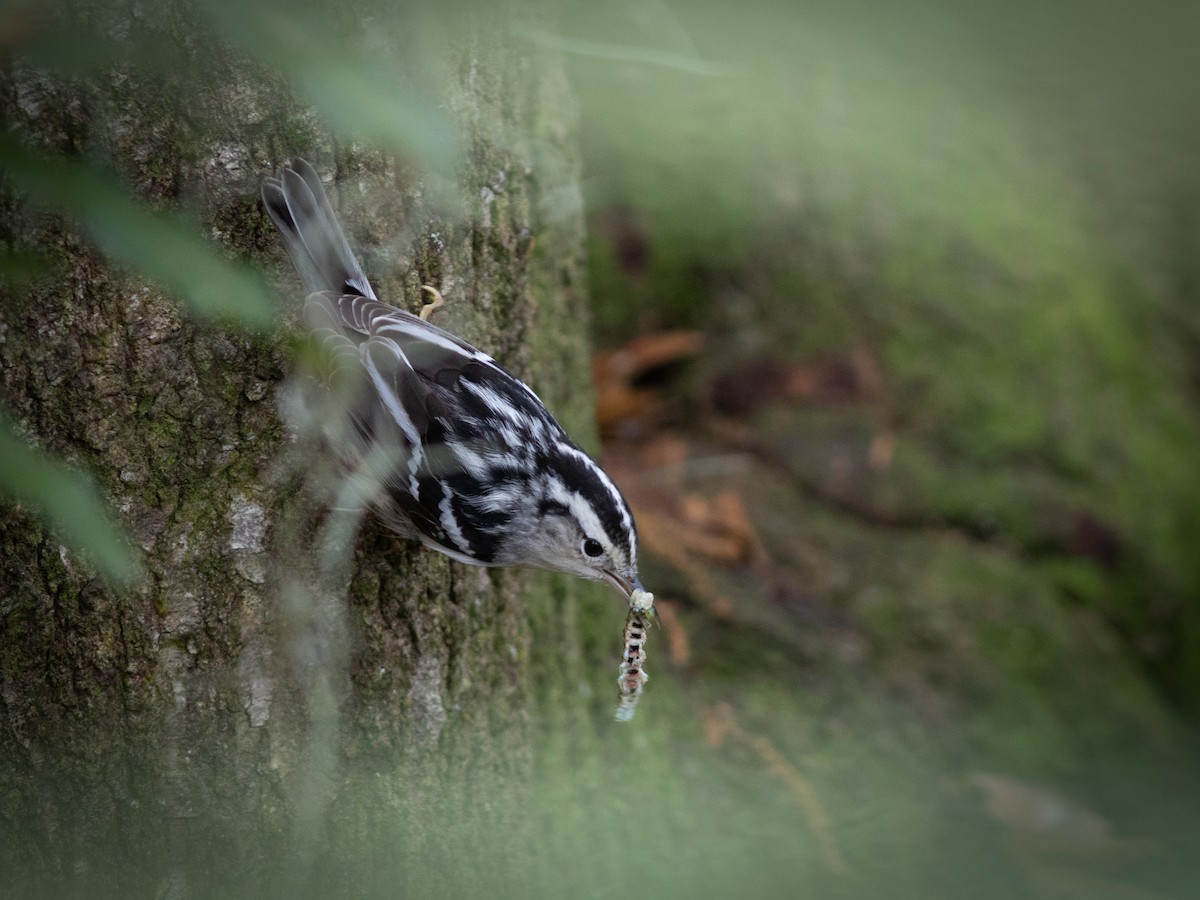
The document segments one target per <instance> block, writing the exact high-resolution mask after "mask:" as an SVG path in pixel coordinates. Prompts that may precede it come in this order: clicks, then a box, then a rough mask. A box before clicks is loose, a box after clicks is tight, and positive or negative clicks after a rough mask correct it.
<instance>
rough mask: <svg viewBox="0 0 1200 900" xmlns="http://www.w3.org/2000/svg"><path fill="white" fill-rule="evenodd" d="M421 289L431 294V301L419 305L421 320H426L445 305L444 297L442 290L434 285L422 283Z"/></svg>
mask: <svg viewBox="0 0 1200 900" xmlns="http://www.w3.org/2000/svg"><path fill="white" fill-rule="evenodd" d="M421 290H423V291H428V292H429V293H431V294H433V302H432V303H426V304H425V305H424V306H422V307H421V311H420V312H419V313H418V315H419V316H420V317H421V321H422V322H428V321H429V317H430V316H432V315H433V314H434V313H435V312H437V310H439V309H441V308H442V307H443V306H445V305H446V300H445V298H444V297H442V292H441V291H439V290H438V289H437V288H435V287H430V286H429V285H427V284H423V285H421Z"/></svg>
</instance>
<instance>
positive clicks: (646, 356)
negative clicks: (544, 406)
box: [592, 329, 704, 434]
mask: <svg viewBox="0 0 1200 900" xmlns="http://www.w3.org/2000/svg"><path fill="white" fill-rule="evenodd" d="M703 340H704V338H703V334H702V333H701V332H699V331H691V330H684V329H680V330H676V331H664V332H660V333H659V334H651V335H646V336H645V337H639V338H635V339H634V340H632V341H630V342H629V343H628V344H626V345H625V346H624V347H621V348H619V349H617V350H610V351H606V352H603V353H597V354H596V355H595V356H594V357H593V358H592V383H593V384H594V385H595V388H596V421H597V424H598V425H599V427H600V432H601V433H602V434H612V433H614V432H615V431H616V430H617V429H618V428H619V427H620V426H621V425H622V424H625V423H635V424H637V425H638V426H640V427H641V428H642V429H649V428H651V427H652V426H653V425H655V424H657V422H658V420H659V419H660V418H661V405H662V404H661V391H658V390H655V389H652V388H645V387H635V386H634V383H635V382H636V381H637V379H638V378H639V377H641V376H642V375H645V374H646V373H647V372H650V371H652V370H654V369H656V368H658V367H660V366H665V365H668V364H669V363H673V362H678V361H679V360H682V359H687V358H688V357H691V356H695V355H696V354H697V353H699V352H700V348H701V345H702V344H703Z"/></svg>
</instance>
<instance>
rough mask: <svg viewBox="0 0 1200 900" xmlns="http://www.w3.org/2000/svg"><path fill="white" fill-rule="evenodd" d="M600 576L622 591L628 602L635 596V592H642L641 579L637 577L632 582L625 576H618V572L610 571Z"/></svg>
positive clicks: (604, 571)
mask: <svg viewBox="0 0 1200 900" xmlns="http://www.w3.org/2000/svg"><path fill="white" fill-rule="evenodd" d="M600 574H601V575H602V576H603V577H604V580H605V581H607V582H608V583H609V584H611V585H612V586H613V587H615V588H616V589H617V590H618V591H620V592H621V596H622V597H624V598H625V599H626V600H628V599H630V598H631V597H632V596H633V592H634V591H640V590H642V582H641V579H639V578H637V577H636V576H635V577H634V579H633V580H632V581H630V580H629V579H628V578H626V577H624V576H623V575H618V574H617V573H616V572H610V571H609V570H608V569H604V570H603V571H602V572H601V573H600Z"/></svg>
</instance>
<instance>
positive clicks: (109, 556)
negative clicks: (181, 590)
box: [0, 415, 137, 585]
mask: <svg viewBox="0 0 1200 900" xmlns="http://www.w3.org/2000/svg"><path fill="white" fill-rule="evenodd" d="M0 492H2V493H4V494H8V495H9V496H11V497H12V498H14V499H15V500H17V501H18V502H20V503H27V504H29V506H30V507H32V508H33V510H34V511H35V512H36V513H37V514H38V515H39V516H41V518H42V519H44V520H45V521H46V522H47V523H48V524H49V525H51V526H52V527H53V528H54V529H55V530H56V531H57V532H58V534H59V535H60V536H61V537H62V539H63V541H64V542H65V543H66V544H67V545H68V546H69V547H70V548H71V549H72V550H75V551H77V552H83V553H85V554H86V556H87V558H88V559H89V560H90V561H91V562H93V563H94V564H95V565H96V567H97V568H99V570H100V572H101V574H102V575H104V577H105V578H106V579H108V581H109V582H110V583H113V584H115V585H126V584H129V583H130V582H131V581H132V580H133V578H134V576H135V575H136V573H137V561H136V559H135V557H134V555H133V552H132V551H131V550H130V547H129V544H128V543H126V542H125V541H124V540H123V538H122V534H121V528H120V526H119V525H118V524H117V523H116V522H115V521H114V520H113V518H112V516H111V515H110V514H109V512H108V510H107V509H106V508H105V504H104V501H103V500H102V499H101V498H100V495H99V493H98V492H97V490H96V486H95V485H94V484H93V483H92V480H91V479H90V478H88V477H87V476H86V475H82V474H80V473H79V472H76V471H74V470H72V469H70V468H68V467H67V466H65V465H64V464H62V463H61V462H58V461H56V460H54V459H52V458H51V457H49V456H48V455H46V454H44V453H41V452H39V451H37V450H34V449H32V448H31V447H29V446H28V445H26V443H25V442H24V441H23V440H21V438H20V437H19V436H18V435H17V434H16V433H15V432H14V431H13V428H12V425H11V423H10V422H9V421H8V419H7V417H5V416H3V415H0Z"/></svg>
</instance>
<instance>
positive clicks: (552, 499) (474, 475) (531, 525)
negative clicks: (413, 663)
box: [261, 159, 653, 612]
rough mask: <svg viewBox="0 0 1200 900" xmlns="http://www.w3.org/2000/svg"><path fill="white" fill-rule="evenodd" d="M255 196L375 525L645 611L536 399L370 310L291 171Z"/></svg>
mask: <svg viewBox="0 0 1200 900" xmlns="http://www.w3.org/2000/svg"><path fill="white" fill-rule="evenodd" d="M261 193H262V201H263V206H264V208H265V210H266V212H267V215H268V216H269V217H270V219H271V220H272V222H274V224H275V226H276V228H277V229H278V231H279V234H280V235H281V237H282V240H283V244H284V247H285V248H286V250H287V252H288V255H289V256H290V257H291V260H292V263H293V264H294V265H295V268H296V271H297V273H298V274H299V276H300V280H301V281H302V282H303V285H304V288H305V290H306V291H307V298H306V300H305V319H306V321H307V323H308V326H309V328H310V329H311V330H312V332H313V334H314V335H315V337H316V338H317V340H318V341H319V342H320V343H321V345H322V346H324V347H325V348H326V350H327V351H328V352H329V353H330V354H331V356H332V358H334V359H335V360H336V364H335V366H334V368H335V369H336V370H337V372H339V373H340V375H339V376H338V377H340V378H341V379H342V380H343V381H344V382H345V383H351V384H356V385H358V386H359V387H358V389H357V390H355V391H352V392H343V394H342V396H346V397H347V400H346V404H347V407H348V408H347V409H346V410H345V413H346V416H347V417H348V420H349V427H348V428H347V429H346V431H347V432H348V433H349V438H348V441H347V443H348V444H349V449H348V450H347V449H346V448H343V449H342V451H341V452H342V453H343V454H344V455H347V456H348V457H351V458H353V459H355V460H357V462H358V465H359V466H360V468H365V469H366V470H368V471H369V474H370V476H371V478H370V482H371V488H370V491H369V493H370V498H369V505H370V506H371V508H372V509H373V510H374V511H375V513H376V514H377V515H378V516H379V517H380V518H381V519H382V521H383V522H384V524H385V525H387V526H388V527H389V528H391V529H392V530H393V531H394V532H395V533H396V534H397V535H399V536H400V537H402V538H407V539H411V540H416V541H419V542H420V543H421V544H423V545H424V546H426V547H428V548H430V549H432V550H435V551H437V552H439V553H443V554H445V555H446V556H448V557H450V558H452V559H455V560H457V561H459V562H462V563H467V564H469V565H474V566H525V567H534V568H540V569H548V570H550V571H553V572H563V573H567V574H569V575H575V576H579V577H581V578H586V579H589V580H593V581H601V582H605V583H607V584H609V585H611V586H612V587H613V588H615V589H616V590H617V591H618V592H620V594H621V595H622V597H624V598H625V599H626V600H628V601H629V603H630V607H631V608H632V609H637V610H640V611H642V612H647V611H649V610H650V609H651V605H652V603H653V595H652V594H650V593H649V592H647V591H645V589H644V588H643V586H642V583H641V580H640V579H639V577H638V564H637V549H638V548H637V527H636V525H635V523H634V518H633V513H632V511H631V510H630V507H629V504H628V502H626V500H625V497H624V496H623V495H622V493H621V491H620V490H619V489H618V488H617V486H616V484H615V483H614V482H613V480H612V479H611V478H610V477H609V476H608V475H607V474H606V473H605V472H604V470H603V469H602V468H601V467H600V466H599V465H598V464H597V463H596V461H595V460H594V459H592V457H590V456H589V455H588V454H587V453H586V452H584V451H583V450H582V449H581V448H580V447H579V446H578V445H577V444H576V443H575V442H574V441H572V440H571V439H570V437H568V435H567V433H566V431H565V430H564V429H563V428H562V426H561V425H560V424H559V423H558V421H557V420H556V419H555V418H554V416H553V415H552V414H551V412H550V411H549V410H548V409H547V408H546V406H545V404H543V403H542V401H541V400H540V399H539V398H538V396H537V394H535V393H534V392H533V390H532V389H531V388H530V387H529V386H528V385H526V384H525V383H524V382H522V381H521V380H520V379H519V378H516V377H515V376H513V375H512V374H511V373H509V372H508V371H506V370H505V369H504V368H503V367H502V366H500V365H499V364H498V363H497V362H496V361H495V360H494V359H492V358H491V357H490V356H488V355H487V354H486V353H484V352H483V351H482V350H480V349H478V348H477V347H474V346H472V345H471V344H469V343H467V342H466V341H464V340H462V339H461V338H459V337H457V336H455V335H453V334H451V333H450V332H448V331H446V330H443V329H441V328H439V327H437V326H435V325H433V324H432V323H431V322H429V321H428V320H427V318H426V316H425V315H414V314H412V313H410V312H408V311H406V310H403V309H400V308H398V307H395V306H392V305H390V304H388V303H385V302H383V301H382V300H380V299H379V298H378V297H376V295H375V291H374V290H373V289H372V287H371V284H370V282H369V281H368V280H367V277H366V275H365V274H364V273H363V270H362V267H361V266H360V265H359V262H358V260H357V259H356V258H355V256H354V254H353V252H352V251H351V249H350V245H349V243H348V241H347V240H346V236H345V234H344V233H343V231H342V228H341V226H340V225H339V224H338V220H337V217H336V215H335V214H334V211H333V208H332V206H331V205H330V203H329V198H328V197H327V196H326V193H325V189H324V186H323V185H322V183H321V178H320V175H319V174H318V173H317V172H316V170H315V169H314V168H313V167H312V166H311V165H309V164H308V163H307V162H306V161H304V160H303V159H294V160H292V161H291V162H289V163H287V164H285V165H284V166H283V167H282V168H280V169H279V170H278V171H277V173H276V175H274V176H268V177H266V178H264V179H263V181H262V190H261ZM427 290H430V291H431V292H432V293H434V296H435V297H436V298H437V299H438V300H439V301H440V300H441V295H440V293H438V292H436V291H435V290H434V289H432V288H427Z"/></svg>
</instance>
